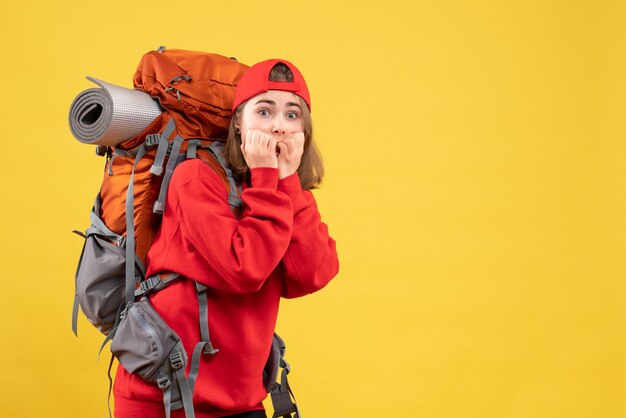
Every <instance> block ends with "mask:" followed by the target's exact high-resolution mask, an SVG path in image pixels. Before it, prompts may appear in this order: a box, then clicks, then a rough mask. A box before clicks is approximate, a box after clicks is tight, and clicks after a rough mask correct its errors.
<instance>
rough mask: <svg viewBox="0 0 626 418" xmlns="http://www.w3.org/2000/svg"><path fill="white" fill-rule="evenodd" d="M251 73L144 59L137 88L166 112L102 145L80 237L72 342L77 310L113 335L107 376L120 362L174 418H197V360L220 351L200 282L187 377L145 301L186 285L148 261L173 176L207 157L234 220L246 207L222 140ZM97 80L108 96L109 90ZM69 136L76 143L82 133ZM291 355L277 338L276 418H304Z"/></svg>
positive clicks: (161, 54) (179, 59)
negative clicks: (153, 387) (152, 386)
mask: <svg viewBox="0 0 626 418" xmlns="http://www.w3.org/2000/svg"><path fill="white" fill-rule="evenodd" d="M246 69H247V66H245V65H243V64H240V63H239V62H237V61H236V60H235V59H233V58H227V57H224V56H221V55H217V54H208V53H203V52H192V51H184V50H175V49H172V50H167V49H165V48H164V47H161V48H159V49H158V50H156V51H151V52H148V53H147V54H145V55H144V56H143V58H142V60H141V62H140V64H139V66H138V68H137V71H136V73H135V75H134V78H133V84H134V87H135V89H136V90H140V91H143V92H145V93H147V94H148V95H150V96H151V97H152V98H154V99H157V100H158V102H159V104H160V106H161V107H162V110H163V113H161V114H160V115H158V116H157V117H156V118H154V120H152V121H151V122H149V123H148V124H147V126H145V128H144V129H143V130H142V131H141V132H140V133H139V134H137V135H135V136H133V137H131V138H124V141H122V142H119V143H118V144H116V145H111V144H110V143H107V144H98V143H97V142H96V144H97V147H96V152H97V153H98V154H99V155H101V156H104V157H105V159H106V163H105V169H104V176H103V181H102V186H101V188H100V191H99V193H98V194H97V196H96V199H95V202H94V205H93V208H92V211H91V216H90V218H91V226H90V227H89V228H88V229H87V230H86V231H85V233H84V234H83V233H81V232H78V231H74V232H76V233H77V234H79V235H81V236H83V237H84V238H85V243H84V245H83V249H82V252H81V255H80V259H79V262H78V266H77V269H76V274H75V285H76V292H75V298H74V306H73V314H72V329H73V331H74V333H75V334H76V335H77V317H78V307H79V306H80V308H81V309H82V311H83V313H84V314H85V316H86V317H87V319H88V320H89V321H90V322H91V323H92V324H93V325H94V326H95V327H96V328H98V329H99V330H100V331H101V332H102V333H103V334H104V335H106V338H105V340H104V342H103V343H102V346H101V347H100V351H102V349H103V347H104V346H105V345H106V343H107V342H109V341H111V352H112V354H113V356H112V357H111V364H110V365H109V372H110V367H111V365H112V362H113V357H117V358H118V360H119V362H120V363H121V364H122V366H123V367H124V368H125V369H126V370H128V371H129V372H131V373H136V374H138V375H139V376H141V377H142V378H144V379H145V380H148V381H151V382H154V383H156V384H157V385H158V386H159V388H161V389H162V391H163V400H164V405H165V410H166V416H167V417H168V418H169V415H170V410H171V409H180V408H184V410H185V416H186V418H193V417H194V410H193V404H192V394H193V388H194V383H195V378H196V377H197V373H198V368H199V362H200V357H201V356H202V355H213V354H215V353H216V352H217V351H218V350H217V349H216V348H214V347H213V346H212V344H211V341H210V336H209V329H208V321H207V315H206V312H207V295H206V291H207V287H206V286H204V285H202V284H200V283H197V282H196V289H197V295H198V303H199V309H200V312H201V315H200V320H199V321H200V330H201V336H202V341H199V342H198V343H197V344H196V346H195V348H194V350H193V355H192V359H191V365H190V372H189V375H188V376H185V373H184V371H185V367H186V365H187V362H188V359H187V355H186V352H185V350H184V348H183V346H182V343H181V342H180V338H179V337H178V335H176V333H175V332H174V331H173V330H172V329H171V328H170V327H169V326H168V325H167V324H166V323H165V321H163V320H162V319H161V318H160V316H159V315H158V314H157V312H156V311H155V310H154V309H153V308H152V306H151V305H150V302H149V299H148V295H149V294H150V293H152V292H156V291H159V290H161V289H163V288H164V287H166V286H167V285H168V284H170V283H172V282H173V281H175V280H177V279H178V277H179V276H178V275H177V274H169V275H166V276H165V277H162V276H161V275H155V276H152V277H145V261H146V255H147V253H148V250H149V248H150V245H151V243H152V241H153V240H154V237H155V235H156V232H157V230H158V227H159V225H160V219H161V218H160V215H161V214H162V213H163V209H164V204H165V197H166V195H167V188H168V186H169V182H170V179H171V176H172V173H173V172H174V169H175V168H176V166H177V165H178V164H180V163H181V162H182V161H185V160H187V159H191V158H200V159H201V160H202V161H204V162H205V163H207V164H209V165H210V166H211V168H213V169H214V170H215V171H216V172H217V173H218V175H220V177H221V178H222V179H223V180H224V182H225V184H226V188H227V190H228V193H229V194H228V202H229V204H230V205H231V209H232V210H233V211H234V212H235V213H237V212H238V210H239V208H240V207H241V200H240V199H239V197H238V194H239V193H238V192H239V190H238V187H237V184H236V182H235V179H234V177H233V174H232V172H231V170H230V169H229V168H228V166H227V164H226V162H225V160H224V158H223V156H222V148H223V144H222V142H221V141H220V140H223V139H224V138H225V137H226V134H227V131H228V126H229V124H230V118H231V115H232V114H231V106H232V102H233V99H234V93H235V87H236V83H237V81H238V80H239V78H240V77H241V76H242V75H243V73H244V72H245V70H246ZM90 80H92V81H94V82H95V83H97V84H99V85H100V86H101V87H103V88H106V87H107V86H109V85H108V84H107V83H104V82H99V81H98V80H95V79H90ZM92 90H93V89H92ZM83 93H86V92H83ZM133 94H135V93H133ZM81 100H82V101H81ZM83 102H84V98H82V99H81V95H79V96H78V97H77V98H76V99H75V101H74V103H73V104H72V107H71V109H70V126H72V123H73V121H72V117H73V115H76V114H84V112H82V113H81V110H80V109H78V110H77V108H78V107H80V106H81V103H83ZM83 104H84V103H83ZM122 107H123V106H122ZM92 108H93V107H90V109H92ZM131 113H132V112H131ZM130 119H132V115H131V116H130ZM72 132H73V133H74V135H75V136H77V135H76V130H75V129H72ZM77 138H78V139H79V140H81V138H79V137H78V136H77ZM83 142H86V141H83ZM90 143H91V142H90ZM202 313H204V314H202ZM284 352H285V345H284V342H283V341H282V339H281V338H280V337H279V336H278V335H277V334H274V340H273V343H272V349H271V352H270V356H269V358H268V361H267V364H266V367H265V370H264V373H263V379H264V384H265V387H266V390H267V392H268V393H271V396H272V403H273V404H274V409H275V413H274V416H275V417H279V416H281V417H291V414H292V413H295V414H296V415H295V417H299V416H300V414H299V411H298V408H297V406H296V405H295V402H292V400H291V397H292V396H293V394H292V392H291V389H290V388H289V384H288V381H287V374H288V373H289V369H290V367H289V364H288V363H286V362H285V361H284ZM279 367H282V368H283V372H282V375H281V383H280V384H279V383H277V382H276V378H277V375H278V368H279ZM109 377H110V376H109ZM110 390H111V387H110V388H109V396H110ZM294 401H295V399H294ZM109 412H110V410H109Z"/></svg>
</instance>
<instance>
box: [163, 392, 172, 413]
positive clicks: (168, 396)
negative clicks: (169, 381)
mask: <svg viewBox="0 0 626 418" xmlns="http://www.w3.org/2000/svg"><path fill="white" fill-rule="evenodd" d="M163 406H165V418H170V411H171V410H172V385H169V386H168V387H167V388H165V389H164V390H163Z"/></svg>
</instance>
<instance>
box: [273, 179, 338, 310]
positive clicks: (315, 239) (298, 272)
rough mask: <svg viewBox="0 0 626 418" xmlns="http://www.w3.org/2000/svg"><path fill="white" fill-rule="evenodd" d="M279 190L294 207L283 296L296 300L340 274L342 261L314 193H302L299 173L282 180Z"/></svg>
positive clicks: (285, 261) (284, 262) (285, 260)
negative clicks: (340, 262)
mask: <svg viewBox="0 0 626 418" xmlns="http://www.w3.org/2000/svg"><path fill="white" fill-rule="evenodd" d="M278 190H280V191H282V192H284V193H285V194H286V195H288V196H289V198H290V199H291V202H292V205H293V233H292V235H291V241H290V243H289V247H288V248H287V252H286V253H285V256H284V257H283V266H284V271H285V282H284V290H283V297H285V298H295V297H299V296H304V295H307V294H309V293H313V292H315V291H317V290H319V289H321V288H323V287H324V286H326V284H328V282H329V281H330V280H331V279H332V278H333V277H335V275H336V274H337V272H338V271H339V260H338V258H337V250H336V247H335V240H333V239H332V238H331V237H330V236H329V234H328V227H327V226H326V224H325V223H323V222H322V221H321V216H320V213H319V211H318V210H317V205H316V203H315V199H314V197H313V194H312V193H311V192H309V191H302V189H301V187H300V179H299V178H298V175H297V173H294V174H292V175H290V176H289V177H286V178H284V179H282V180H280V181H279V183H278Z"/></svg>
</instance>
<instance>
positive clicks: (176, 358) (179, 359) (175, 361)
mask: <svg viewBox="0 0 626 418" xmlns="http://www.w3.org/2000/svg"><path fill="white" fill-rule="evenodd" d="M170 363H171V364H172V367H173V368H174V370H178V369H180V368H181V367H183V366H184V363H183V356H182V354H181V353H180V351H177V352H175V353H172V354H170Z"/></svg>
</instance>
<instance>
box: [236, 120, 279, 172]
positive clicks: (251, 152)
mask: <svg viewBox="0 0 626 418" xmlns="http://www.w3.org/2000/svg"><path fill="white" fill-rule="evenodd" d="M277 141H278V140H277V138H275V137H274V136H272V135H268V134H266V133H265V132H262V131H259V130H256V129H249V130H248V131H247V132H246V134H245V135H244V138H243V139H242V141H241V152H242V153H243V158H244V160H246V164H248V167H249V168H251V169H252V168H256V167H271V168H278V157H277V155H276V152H277V148H276V143H277Z"/></svg>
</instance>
